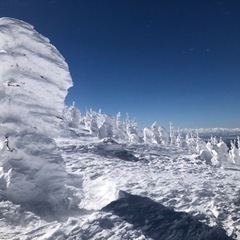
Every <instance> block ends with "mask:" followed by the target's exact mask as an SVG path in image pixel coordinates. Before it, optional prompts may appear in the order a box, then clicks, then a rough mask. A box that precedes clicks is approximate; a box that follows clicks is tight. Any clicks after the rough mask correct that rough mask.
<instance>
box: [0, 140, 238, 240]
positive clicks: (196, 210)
mask: <svg viewBox="0 0 240 240" xmlns="http://www.w3.org/2000/svg"><path fill="white" fill-rule="evenodd" d="M57 142H58V146H59V148H60V149H61V151H62V154H63V155H62V156H63V159H64V161H65V163H66V170H67V181H66V187H67V189H68V198H69V201H70V202H71V203H72V206H75V207H72V208H70V209H69V210H68V211H66V212H64V213H63V212H59V213H56V212H55V213H53V214H52V213H49V212H48V211H44V209H42V210H41V211H39V209H41V208H38V209H36V208H33V209H32V210H31V211H30V210H29V208H27V210H28V211H26V210H25V208H24V206H21V207H19V206H18V205H15V204H12V203H11V202H9V201H5V202H0V212H1V221H0V229H1V230H0V231H1V237H2V239H14V236H15V235H16V234H18V236H19V238H20V239H31V240H39V239H40V240H41V239H49V240H50V239H69V240H73V239H94V240H95V239H110V240H121V239H132V240H133V239H134V240H135V239H138V240H144V239H161V238H159V236H162V234H164V235H163V236H164V237H166V238H165V239H171V240H176V239H179V240H183V239H214V240H220V239H240V234H239V233H240V224H239V219H240V215H239V210H240V208H239V206H240V200H239V199H240V187H239V184H238V183H239V180H240V177H239V176H240V175H239V172H240V168H239V166H238V165H233V166H234V168H228V169H226V168H219V167H217V166H213V165H211V164H207V163H206V162H205V161H202V160H200V159H199V158H198V155H197V154H193V153H192V152H191V151H189V150H187V149H182V148H178V147H175V146H160V145H145V144H118V143H117V142H116V141H114V140H111V139H104V140H102V141H99V140H97V141H96V139H93V138H92V139H91V140H89V139H88V140H87V141H85V140H83V139H82V140H77V139H58V140H57ZM123 150H124V151H126V152H128V153H131V154H132V155H133V156H135V157H136V159H138V161H135V160H131V159H122V158H119V157H118V155H117V154H113V152H114V151H116V152H119V151H123ZM98 151H99V152H98ZM108 152H110V154H108ZM20 219H21V220H20ZM13 226H14V227H13ZM165 229H166V231H164V230H165ZM226 234H227V235H228V236H229V237H228V236H227V235H226ZM190 237H191V238H190ZM162 239H164V238H162Z"/></svg>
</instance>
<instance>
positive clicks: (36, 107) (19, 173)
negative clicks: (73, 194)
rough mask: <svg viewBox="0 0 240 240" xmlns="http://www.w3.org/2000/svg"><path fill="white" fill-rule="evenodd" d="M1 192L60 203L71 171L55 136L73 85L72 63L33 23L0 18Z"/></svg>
mask: <svg viewBox="0 0 240 240" xmlns="http://www.w3.org/2000/svg"><path fill="white" fill-rule="evenodd" d="M0 61H1V66H0V124H1V125H0V140H1V141H2V144H1V162H0V190H1V191H0V197H1V198H2V199H8V200H11V201H13V202H17V203H27V202H29V203H33V202H40V203H42V202H48V203H53V204H55V203H59V202H61V201H64V199H65V189H64V183H65V177H66V171H65V167H64V164H63V160H62V157H61V154H60V152H59V150H58V148H57V146H56V143H55V141H54V140H53V137H56V136H58V131H59V127H58V126H59V125H60V123H61V121H62V120H61V119H62V111H63V108H64V99H65V96H66V94H67V90H68V88H69V87H71V86H72V80H71V77H70V74H69V71H68V66H67V64H66V62H65V60H64V58H63V57H62V55H61V54H60V53H59V52H58V50H57V49H56V48H55V47H54V46H53V45H51V44H50V42H49V40H48V39H47V38H46V37H44V36H42V35H41V34H39V33H38V32H37V31H36V30H34V28H33V26H31V25H30V24H27V23H25V22H23V21H20V20H16V19H12V18H1V19H0Z"/></svg>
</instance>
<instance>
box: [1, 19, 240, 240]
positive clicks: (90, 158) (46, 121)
mask: <svg viewBox="0 0 240 240" xmlns="http://www.w3.org/2000/svg"><path fill="white" fill-rule="evenodd" d="M0 60H1V66H0V77H1V78H0V83H1V87H0V103H1V106H0V120H1V131H0V138H1V139H2V141H1V160H0V200H1V201H0V239H21V240H27V239H28V240H34V239H35V240H38V239H40V240H46V239H51V240H53V239H54V240H55V239H57V240H63V239H69V240H70V239H71V240H73V239H75V240H76V239H94V240H96V239H111V240H122V239H134V240H144V239H155V240H168V239H169V240H176V239H186V240H188V239H192V240H193V239H194V240H195V239H199V240H200V239H208V240H217V239H240V220H239V219H240V212H239V211H240V185H239V181H240V174H239V173H240V154H239V149H238V146H240V139H237V140H236V141H231V142H230V145H229V146H227V144H226V143H225V142H224V141H223V140H222V139H217V138H215V137H211V138H210V139H209V140H208V141H203V139H201V138H200V137H199V132H198V130H195V131H190V130H189V131H188V130H186V131H185V132H184V133H183V132H181V131H176V130H174V126H173V124H172V123H170V124H169V129H168V128H164V127H162V126H160V125H158V124H157V123H156V122H155V123H153V125H152V126H150V127H146V128H144V129H139V128H138V126H137V121H136V120H135V119H132V118H131V117H130V116H129V115H127V116H126V118H124V117H122V115H121V114H120V113H118V114H117V115H116V116H109V115H107V114H104V113H102V112H101V111H99V112H96V111H94V110H92V109H90V110H88V111H87V112H86V114H84V113H82V112H81V111H80V110H79V109H77V107H75V105H74V104H73V105H72V106H69V107H67V106H64V99H65V96H66V94H67V90H68V88H69V87H71V86H72V81H71V77H70V73H69V71H68V66H67V64H66V62H65V60H64V58H63V57H62V56H61V54H60V53H59V52H58V51H57V50H56V48H55V47H54V46H52V45H51V44H50V42H49V40H48V39H47V38H45V37H43V36H42V35H40V34H39V33H37V32H36V31H35V30H34V28H33V27H32V26H31V25H29V24H27V23H25V22H22V21H19V20H16V19H11V18H1V19H0Z"/></svg>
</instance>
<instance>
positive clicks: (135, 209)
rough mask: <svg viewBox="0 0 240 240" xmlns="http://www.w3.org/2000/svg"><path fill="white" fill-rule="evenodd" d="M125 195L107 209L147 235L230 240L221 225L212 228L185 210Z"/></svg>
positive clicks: (162, 238) (163, 238) (168, 238)
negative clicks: (179, 210) (181, 210)
mask: <svg viewBox="0 0 240 240" xmlns="http://www.w3.org/2000/svg"><path fill="white" fill-rule="evenodd" d="M124 195H125V197H123V198H121V199H118V200H116V201H114V202H111V203H110V204H108V205H107V206H106V207H104V208H103V209H102V210H103V211H108V212H112V213H114V214H116V215H118V216H119V217H121V218H122V219H124V220H125V221H127V222H128V223H130V224H132V225H133V226H134V227H135V228H137V229H140V230H141V231H142V232H143V234H144V235H145V236H148V237H150V238H152V239H156V240H213V239H214V240H230V239H232V238H230V237H228V236H227V235H226V233H225V231H224V230H223V229H222V228H220V227H218V226H215V227H209V226H208V225H206V224H204V223H201V222H199V221H198V220H196V219H195V218H194V217H193V216H191V215H190V214H188V213H185V212H175V211H174V210H172V209H170V208H167V207H164V206H163V205H162V204H160V203H157V202H154V201H153V200H151V199H149V198H147V197H141V196H137V195H132V194H129V193H125V192H124Z"/></svg>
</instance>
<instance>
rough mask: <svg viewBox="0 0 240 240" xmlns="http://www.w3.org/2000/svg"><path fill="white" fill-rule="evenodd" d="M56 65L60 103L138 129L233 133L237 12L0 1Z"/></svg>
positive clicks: (122, 1)
mask: <svg viewBox="0 0 240 240" xmlns="http://www.w3.org/2000/svg"><path fill="white" fill-rule="evenodd" d="M0 16H1V17H4V16H7V17H14V18H19V19H21V20H24V21H27V22H29V23H31V24H32V25H33V26H34V27H35V29H36V30H37V31H38V32H40V33H41V34H43V35H44V36H46V37H48V38H49V39H50V41H51V42H52V44H54V45H55V46H56V47H57V48H58V50H59V51H60V52H61V53H62V55H63V56H64V57H65V59H66V61H67V63H68V64H69V68H70V72H71V75H72V78H73V81H74V87H73V88H72V89H70V91H69V95H68V97H67V99H66V103H67V104H71V103H72V101H75V103H76V105H77V106H78V107H79V108H80V109H81V110H82V111H83V112H84V111H85V109H86V108H93V109H95V110H98V109H102V112H104V113H108V114H110V115H115V114H116V113H117V112H119V111H120V112H121V113H122V116H124V115H125V113H126V112H128V113H129V114H130V116H132V117H135V118H136V119H137V121H138V123H139V125H140V126H141V127H143V126H147V125H150V124H152V123H153V122H154V121H157V122H158V123H159V124H161V125H165V126H166V125H167V123H168V122H169V121H172V122H173V123H174V125H175V126H176V127H180V128H183V127H240V109H239V93H240V2H239V1H237V0H236V1H234V0H224V1H223V0H219V1H215V0H213V1H207V0H201V1H192V0H188V1H187V0H181V1H179V0H8V1H6V0H0Z"/></svg>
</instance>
